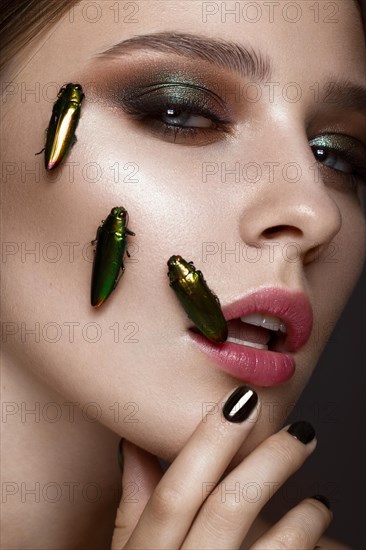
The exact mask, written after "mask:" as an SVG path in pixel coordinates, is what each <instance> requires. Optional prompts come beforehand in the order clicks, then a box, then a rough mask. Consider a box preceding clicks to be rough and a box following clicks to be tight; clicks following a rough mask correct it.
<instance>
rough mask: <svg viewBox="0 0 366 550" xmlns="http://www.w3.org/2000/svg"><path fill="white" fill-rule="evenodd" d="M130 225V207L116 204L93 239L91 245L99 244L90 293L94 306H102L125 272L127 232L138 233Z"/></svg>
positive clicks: (97, 245)
mask: <svg viewBox="0 0 366 550" xmlns="http://www.w3.org/2000/svg"><path fill="white" fill-rule="evenodd" d="M127 225H128V213H127V210H126V209H125V208H123V206H116V207H114V208H112V210H111V213H110V214H109V216H108V217H107V219H106V220H103V221H102V224H101V225H100V226H99V227H98V230H97V235H96V237H95V239H94V241H92V244H95V243H96V249H95V251H94V252H95V255H94V262H93V273H92V282H91V296H90V298H91V305H92V306H93V307H99V306H101V305H102V304H103V303H104V302H105V301H106V299H107V298H108V297H109V295H110V294H111V292H112V291H113V290H114V289H115V288H116V286H117V284H118V282H119V280H120V278H121V277H122V275H123V273H124V271H125V267H124V265H123V257H124V254H125V252H126V254H127V256H129V253H128V250H127V249H126V246H127V235H135V233H133V232H132V231H130V230H129V229H128V228H127Z"/></svg>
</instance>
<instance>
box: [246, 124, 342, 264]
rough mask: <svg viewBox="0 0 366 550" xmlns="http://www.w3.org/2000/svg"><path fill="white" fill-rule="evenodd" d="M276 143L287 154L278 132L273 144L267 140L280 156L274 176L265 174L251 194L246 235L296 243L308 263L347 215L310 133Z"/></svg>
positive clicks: (255, 242)
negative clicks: (325, 179) (323, 173)
mask: <svg viewBox="0 0 366 550" xmlns="http://www.w3.org/2000/svg"><path fill="white" fill-rule="evenodd" d="M276 143H277V144H278V143H281V147H283V154H282V152H281V151H279V150H278V148H277V149H275V148H274V146H273V138H272V145H269V147H268V148H266V147H265V144H263V149H262V150H265V151H266V153H268V156H267V158H270V157H271V156H272V158H273V157H274V158H276V159H277V160H278V162H277V163H276V169H274V170H273V172H272V174H271V177H268V178H266V179H265V180H264V181H263V180H262V181H261V182H260V183H259V185H258V187H257V189H256V190H255V192H254V193H253V194H252V196H251V197H250V198H249V199H248V200H247V199H246V200H245V206H244V207H243V209H242V212H241V218H240V236H241V238H242V239H243V241H244V242H245V243H246V244H247V245H248V246H250V245H252V246H256V247H261V246H264V244H268V241H275V242H276V243H279V244H280V245H281V244H282V245H286V246H287V247H288V245H289V243H292V244H293V246H294V247H295V253H296V255H297V257H298V258H299V259H301V260H302V261H303V263H304V264H306V263H309V262H311V261H312V259H314V258H318V257H319V255H321V253H322V251H323V250H324V249H325V248H326V247H327V246H328V245H329V243H330V242H331V241H332V239H333V238H334V237H335V235H336V234H337V233H338V232H339V230H340V228H341V225H342V216H341V212H340V210H339V208H338V205H337V203H336V202H335V200H334V199H333V198H332V195H331V193H330V191H329V189H328V188H327V187H326V186H325V184H324V182H323V179H322V176H321V173H320V172H319V170H318V169H317V168H316V164H315V158H314V155H313V153H312V151H311V149H310V147H309V145H308V141H307V139H306V136H303V137H302V138H300V139H299V136H298V135H297V143H294V141H292V142H291V143H289V137H288V136H287V138H283V139H282V140H277V141H276ZM294 159H296V162H294ZM262 164H263V163H262ZM314 168H315V169H314ZM328 170H329V169H328ZM288 250H289V249H288Z"/></svg>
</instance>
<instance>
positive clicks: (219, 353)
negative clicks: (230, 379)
mask: <svg viewBox="0 0 366 550" xmlns="http://www.w3.org/2000/svg"><path fill="white" fill-rule="evenodd" d="M189 335H190V336H191V338H192V339H193V340H194V341H195V342H196V344H197V345H198V346H199V348H200V349H201V350H202V351H203V352H204V353H205V354H206V355H208V356H209V357H210V359H212V360H213V361H214V362H215V363H216V364H217V365H218V366H219V367H220V368H221V369H222V370H223V371H225V372H228V373H229V374H231V375H232V376H234V377H235V378H239V379H240V380H243V381H244V382H247V383H249V384H254V385H257V386H264V387H268V386H275V385H277V384H281V383H283V382H286V381H287V380H289V379H290V378H291V377H292V375H293V374H294V372H295V359H294V358H293V356H292V355H289V354H285V353H279V352H276V351H264V350H259V349H257V348H252V347H249V346H242V345H240V344H234V343H232V342H225V343H224V344H213V343H212V342H210V341H209V340H207V338H205V337H204V336H202V335H201V334H198V333H196V332H193V331H189Z"/></svg>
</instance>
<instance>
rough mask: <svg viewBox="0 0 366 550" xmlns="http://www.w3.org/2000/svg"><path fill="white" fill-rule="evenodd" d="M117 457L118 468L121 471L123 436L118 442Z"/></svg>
mask: <svg viewBox="0 0 366 550" xmlns="http://www.w3.org/2000/svg"><path fill="white" fill-rule="evenodd" d="M117 458H118V465H119V467H120V470H121V472H123V463H124V457H123V437H122V438H121V439H120V442H119V443H118V450H117Z"/></svg>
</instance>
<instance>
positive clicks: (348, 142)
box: [309, 133, 366, 189]
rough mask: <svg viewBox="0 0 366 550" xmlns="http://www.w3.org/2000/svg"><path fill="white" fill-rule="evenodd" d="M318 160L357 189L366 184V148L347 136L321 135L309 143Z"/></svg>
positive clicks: (335, 134)
mask: <svg viewBox="0 0 366 550" xmlns="http://www.w3.org/2000/svg"><path fill="white" fill-rule="evenodd" d="M309 145H310V147H311V149H312V151H313V154H314V157H315V158H316V160H317V161H318V162H319V163H321V164H322V165H323V166H324V167H326V168H329V169H331V170H334V171H335V173H336V174H337V175H340V176H341V177H342V178H343V179H344V180H345V181H346V183H350V184H351V186H352V188H354V189H356V188H357V186H358V185H360V184H366V147H365V146H364V145H363V143H362V142H361V141H359V140H358V139H356V138H352V137H350V136H347V135H345V134H337V133H334V134H333V133H329V134H320V135H318V136H316V137H315V138H313V139H311V140H310V141H309Z"/></svg>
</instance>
